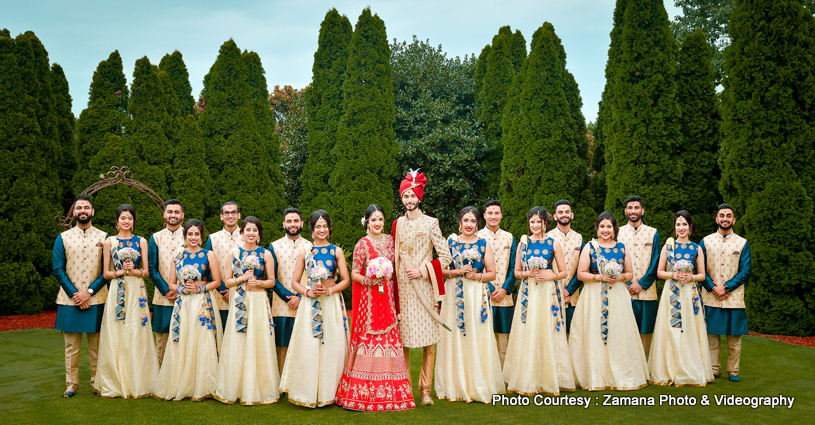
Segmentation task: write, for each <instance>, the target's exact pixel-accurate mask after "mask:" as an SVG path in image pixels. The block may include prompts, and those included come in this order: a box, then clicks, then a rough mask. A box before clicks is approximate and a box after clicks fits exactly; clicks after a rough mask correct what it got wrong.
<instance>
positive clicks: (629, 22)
mask: <svg viewBox="0 0 815 425" xmlns="http://www.w3.org/2000/svg"><path fill="white" fill-rule="evenodd" d="M622 28H623V30H622V34H621V38H620V46H619V47H620V50H619V58H618V59H617V60H618V62H617V67H616V69H615V70H614V85H613V86H612V90H611V94H612V103H611V105H610V106H611V113H612V120H611V122H610V123H609V122H606V123H604V130H606V131H608V132H607V133H606V134H607V136H608V139H607V140H605V141H604V142H605V143H606V149H607V151H606V152H607V155H609V154H610V158H611V160H610V161H608V162H607V164H606V167H607V174H606V181H607V183H608V195H607V198H606V209H607V210H608V211H611V212H614V213H616V214H621V213H622V211H623V200H624V199H625V198H626V197H627V196H629V195H633V194H637V195H640V196H642V197H643V199H644V201H645V210H646V216H645V220H646V221H647V222H648V223H649V224H650V225H651V226H654V227H656V228H657V230H659V231H660V232H661V233H662V234H663V239H664V238H667V235H668V234H670V233H671V232H672V230H673V216H674V213H675V212H676V211H677V210H678V209H680V208H681V207H682V205H683V201H684V196H683V193H682V191H681V181H682V168H681V163H680V162H679V161H677V160H676V158H673V153H674V152H675V151H676V148H677V145H678V143H679V139H680V128H679V120H680V110H679V105H678V104H677V102H676V58H677V50H678V46H677V45H676V41H674V39H673V36H672V35H671V29H670V25H669V22H668V14H667V13H666V12H665V6H664V5H663V4H662V2H661V1H658V0H642V1H637V2H629V3H628V5H627V6H626V10H625V15H624V17H623V26H622ZM609 60H611V59H609ZM607 158H608V156H607Z"/></svg>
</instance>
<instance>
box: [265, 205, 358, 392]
mask: <svg viewBox="0 0 815 425" xmlns="http://www.w3.org/2000/svg"><path fill="white" fill-rule="evenodd" d="M309 227H310V228H311V232H312V233H311V236H312V240H313V241H314V244H313V245H312V247H311V248H304V249H303V251H302V252H300V254H299V255H298V256H297V265H296V266H295V269H294V274H293V276H292V282H291V286H292V289H294V290H295V291H297V293H299V294H302V295H304V297H303V299H302V301H301V302H300V306H299V307H298V308H297V317H296V318H295V321H294V331H293V332H292V336H291V342H290V343H289V350H288V353H287V355H286V359H287V361H286V364H285V365H284V366H283V374H282V377H281V378H280V392H285V393H288V394H289V401H290V402H292V403H294V404H297V405H300V406H305V407H322V406H326V405H329V404H334V402H335V401H336V399H337V385H338V384H339V382H340V378H341V377H342V370H343V367H344V366H345V359H346V357H347V355H348V335H347V322H346V318H345V303H344V302H343V299H342V293H341V292H342V290H343V289H345V288H347V287H348V285H349V284H350V283H351V278H350V277H348V269H347V268H346V266H345V255H344V254H343V252H342V249H340V247H338V246H336V245H334V244H332V243H331V218H330V217H329V216H328V213H327V212H325V211H323V210H317V211H314V212H313V213H311V217H310V218H309ZM303 273H306V275H307V276H308V285H307V286H303V285H301V284H300V278H301V277H302V276H303ZM337 275H339V276H338V278H339V282H338V283H335V281H336V278H335V277H336V276H337Z"/></svg>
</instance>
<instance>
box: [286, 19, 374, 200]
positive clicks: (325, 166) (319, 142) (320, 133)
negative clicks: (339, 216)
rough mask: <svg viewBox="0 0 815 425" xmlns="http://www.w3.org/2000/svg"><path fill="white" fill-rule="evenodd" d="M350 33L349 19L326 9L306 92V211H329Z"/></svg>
mask: <svg viewBox="0 0 815 425" xmlns="http://www.w3.org/2000/svg"><path fill="white" fill-rule="evenodd" d="M352 34H353V28H352V27H351V22H350V21H349V20H348V18H347V17H346V16H345V15H340V13H339V12H337V9H331V10H329V11H328V13H326V15H325V19H323V22H322V24H320V36H319V39H318V40H317V52H316V53H314V65H313V66H312V68H311V70H312V74H313V75H312V78H311V86H310V88H309V90H308V91H307V92H306V108H307V111H308V158H307V159H306V163H305V166H304V167H303V174H302V176H301V184H302V186H303V193H302V196H301V197H300V207H301V208H302V210H303V211H304V212H305V213H306V214H308V213H310V212H311V211H314V210H316V209H320V208H322V209H327V210H328V211H329V212H332V211H331V209H332V207H331V203H330V201H331V199H332V197H333V196H334V195H333V189H332V187H331V186H330V185H329V184H328V180H329V178H330V176H331V170H332V169H333V159H332V156H331V152H332V150H333V148H334V144H335V143H336V137H337V135H336V133H337V126H338V125H339V122H340V117H341V116H342V114H343V109H342V108H343V83H344V81H345V73H346V69H347V65H348V44H349V43H350V41H351V36H352ZM366 206H367V205H366Z"/></svg>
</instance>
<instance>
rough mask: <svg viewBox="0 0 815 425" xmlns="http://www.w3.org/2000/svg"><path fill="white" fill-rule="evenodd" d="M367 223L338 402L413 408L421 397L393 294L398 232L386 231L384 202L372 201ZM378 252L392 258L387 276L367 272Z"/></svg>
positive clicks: (357, 252)
mask: <svg viewBox="0 0 815 425" xmlns="http://www.w3.org/2000/svg"><path fill="white" fill-rule="evenodd" d="M363 225H364V226H365V227H366V228H367V229H368V235H367V236H366V237H364V238H362V239H360V240H359V242H357V245H356V247H355V248H354V265H353V271H352V273H351V277H352V280H353V281H354V287H353V316H352V317H353V318H352V325H353V330H352V332H351V352H350V353H349V355H348V362H347V363H346V364H345V371H344V373H343V374H342V379H341V380H340V384H339V386H338V388H337V403H338V404H339V405H340V406H342V407H344V408H346V409H351V410H360V411H366V412H385V411H397V410H406V409H413V408H415V407H416V403H415V402H414V401H413V393H412V392H411V387H410V380H409V379H410V374H409V373H408V370H407V368H406V366H405V357H404V353H403V352H402V338H401V337H400V336H399V327H398V326H397V323H396V307H395V303H394V299H393V287H394V285H395V282H394V279H393V265H392V264H393V261H394V258H393V255H394V254H393V238H392V237H391V236H390V235H387V234H383V233H382V230H383V229H384V227H385V216H384V212H383V210H382V207H380V206H379V205H376V204H374V205H371V206H369V207H368V209H367V210H366V211H365V219H364V221H363ZM379 257H384V258H386V259H387V260H388V261H390V263H391V267H390V271H391V273H390V274H388V275H386V276H384V277H382V278H376V276H375V275H373V276H372V275H370V273H368V272H367V270H368V268H369V267H370V265H371V262H372V260H374V259H376V258H379Z"/></svg>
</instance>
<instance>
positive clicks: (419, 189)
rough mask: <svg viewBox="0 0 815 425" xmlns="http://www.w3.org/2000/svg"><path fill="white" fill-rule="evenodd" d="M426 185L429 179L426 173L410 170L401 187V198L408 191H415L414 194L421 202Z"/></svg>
mask: <svg viewBox="0 0 815 425" xmlns="http://www.w3.org/2000/svg"><path fill="white" fill-rule="evenodd" d="M426 185H427V178H425V176H424V173H420V172H419V170H415V171H414V170H410V171H409V172H408V174H407V175H406V176H405V178H404V179H403V180H402V184H400V185H399V196H402V194H403V193H405V191H406V190H408V189H413V193H415V194H416V197H417V198H419V200H420V201H421V200H422V198H423V197H424V187H425V186H426Z"/></svg>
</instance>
